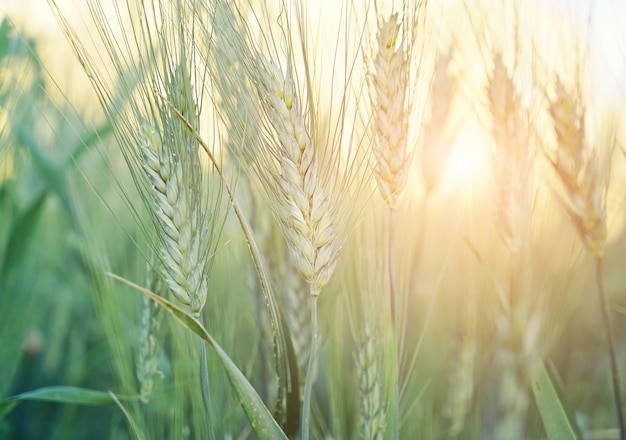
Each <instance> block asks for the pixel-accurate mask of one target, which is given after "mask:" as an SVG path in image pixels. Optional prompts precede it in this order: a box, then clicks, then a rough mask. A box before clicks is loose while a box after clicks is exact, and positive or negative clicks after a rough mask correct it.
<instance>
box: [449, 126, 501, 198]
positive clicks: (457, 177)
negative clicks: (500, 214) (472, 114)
mask: <svg viewBox="0 0 626 440" xmlns="http://www.w3.org/2000/svg"><path fill="white" fill-rule="evenodd" d="M453 142H454V144H453V145H452V150H451V151H450V157H449V159H448V164H447V166H446V170H445V172H444V175H443V181H442V183H443V185H442V186H443V188H444V189H445V190H446V191H459V190H463V191H476V190H478V189H480V188H483V187H484V186H485V185H486V184H487V182H488V181H489V179H490V178H491V158H490V153H489V142H488V140H487V135H486V134H485V132H484V130H483V129H482V128H481V127H480V125H479V124H478V123H473V124H470V123H468V124H467V125H465V127H463V128H462V129H461V131H460V132H459V134H458V135H457V136H456V138H455V140H454V141H453Z"/></svg>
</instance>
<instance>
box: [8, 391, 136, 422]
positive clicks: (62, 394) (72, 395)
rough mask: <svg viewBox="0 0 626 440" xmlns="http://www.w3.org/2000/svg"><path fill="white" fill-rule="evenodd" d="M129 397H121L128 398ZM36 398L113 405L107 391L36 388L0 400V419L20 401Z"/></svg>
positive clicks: (49, 400)
mask: <svg viewBox="0 0 626 440" xmlns="http://www.w3.org/2000/svg"><path fill="white" fill-rule="evenodd" d="M117 399H118V400H119V399H120V398H119V397H118V398H117ZM128 399H129V398H125V399H121V400H128ZM25 400H38V401H42V402H57V403H70V404H75V405H89V406H102V405H114V404H115V401H116V399H113V398H112V397H111V395H110V394H109V393H105V392H103V391H96V390H90V389H86V388H77V387H69V386H54V387H45V388H38V389H36V390H32V391H27V392H25V393H22V394H18V395H16V396H11V397H7V398H6V399H3V400H2V401H0V419H2V418H3V417H4V416H6V415H7V414H9V413H10V412H11V411H12V410H13V408H15V407H16V406H17V405H18V404H19V403H20V402H23V401H25Z"/></svg>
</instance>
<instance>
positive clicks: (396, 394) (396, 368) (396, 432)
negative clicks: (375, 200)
mask: <svg viewBox="0 0 626 440" xmlns="http://www.w3.org/2000/svg"><path fill="white" fill-rule="evenodd" d="M393 229H394V225H393V208H391V209H390V210H389V227H388V231H389V240H388V246H389V247H388V249H387V253H388V258H387V262H388V264H389V265H388V268H387V269H388V271H389V301H390V307H391V323H392V325H393V355H394V362H393V400H392V403H393V438H394V439H396V440H397V439H398V438H400V377H399V376H400V335H399V333H398V329H399V325H398V298H397V297H396V286H395V280H394V276H393V269H394V258H393Z"/></svg>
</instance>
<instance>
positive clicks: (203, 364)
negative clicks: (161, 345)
mask: <svg viewBox="0 0 626 440" xmlns="http://www.w3.org/2000/svg"><path fill="white" fill-rule="evenodd" d="M198 320H199V321H200V323H201V324H202V325H204V322H203V321H204V319H203V318H202V313H201V314H200V316H199V317H198ZM198 357H199V361H200V390H201V392H202V404H203V405H204V427H205V429H206V432H207V437H208V438H209V439H211V440H215V431H213V424H212V423H211V418H212V417H211V392H210V387H209V367H208V365H207V359H206V344H205V342H204V341H203V340H202V339H198Z"/></svg>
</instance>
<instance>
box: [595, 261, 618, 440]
mask: <svg viewBox="0 0 626 440" xmlns="http://www.w3.org/2000/svg"><path fill="white" fill-rule="evenodd" d="M596 276H597V282H598V296H599V297H600V307H601V308H602V320H603V321H604V331H605V332H606V337H607V341H608V345H609V357H610V358H611V359H610V361H611V376H612V379H613V397H614V398H615V409H616V410H617V423H618V425H619V438H620V440H624V415H623V413H622V397H621V386H620V380H619V370H618V368H617V356H616V355H615V339H614V337H613V330H612V325H611V314H610V311H609V305H608V302H607V300H606V294H605V293H604V282H603V281H602V258H600V257H597V258H596Z"/></svg>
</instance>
